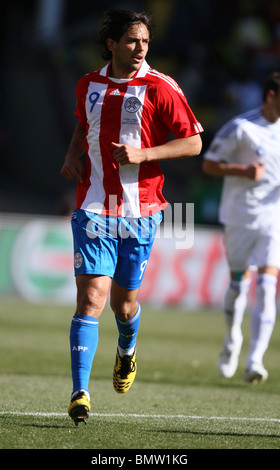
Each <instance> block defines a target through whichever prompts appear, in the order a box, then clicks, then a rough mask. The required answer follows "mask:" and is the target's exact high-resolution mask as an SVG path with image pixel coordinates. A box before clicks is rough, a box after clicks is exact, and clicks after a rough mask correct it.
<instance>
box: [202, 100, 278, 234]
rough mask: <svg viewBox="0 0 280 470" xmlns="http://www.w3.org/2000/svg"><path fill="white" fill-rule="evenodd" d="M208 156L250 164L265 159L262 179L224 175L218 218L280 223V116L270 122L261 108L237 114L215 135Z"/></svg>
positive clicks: (232, 222) (244, 223)
mask: <svg viewBox="0 0 280 470" xmlns="http://www.w3.org/2000/svg"><path fill="white" fill-rule="evenodd" d="M204 158H205V159H208V160H212V161H215V162H218V161H224V162H226V163H237V164H244V165H250V164H252V163H253V162H259V163H264V165H265V172H264V174H263V176H262V179H261V180H259V181H253V180H250V179H249V178H244V177H239V176H225V177H224V183H223V191H222V197H221V204H220V211H219V220H220V222H221V223H222V224H225V225H234V226H243V227H247V228H265V227H271V226H275V224H277V223H278V224H279V225H280V119H278V120H277V121H276V122H274V123H271V122H269V121H267V120H266V119H265V118H264V116H263V115H262V112H261V108H257V109H254V110H252V111H249V112H246V113H244V114H242V115H240V116H237V117H235V118H234V119H232V120H231V121H230V122H228V123H227V124H226V125H225V126H223V127H222V128H221V129H220V131H219V132H218V133H217V134H216V136H215V137H214V139H213V141H212V143H211V145H210V147H209V149H208V151H207V152H206V153H205V155H204Z"/></svg>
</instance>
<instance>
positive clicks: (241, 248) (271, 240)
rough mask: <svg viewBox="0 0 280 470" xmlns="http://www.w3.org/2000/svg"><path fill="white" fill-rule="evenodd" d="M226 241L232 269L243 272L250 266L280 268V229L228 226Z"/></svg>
mask: <svg viewBox="0 0 280 470" xmlns="http://www.w3.org/2000/svg"><path fill="white" fill-rule="evenodd" d="M224 242H225V248H226V252H227V257H228V261H229V266H230V270H231V271H235V272H237V271H238V272H243V271H245V270H246V269H247V268H249V267H250V266H255V267H258V268H262V267H264V266H275V267H277V268H279V269H280V230H276V229H273V228H270V229H269V230H267V229H258V230H256V229H248V228H244V227H235V226H226V227H225V230H224Z"/></svg>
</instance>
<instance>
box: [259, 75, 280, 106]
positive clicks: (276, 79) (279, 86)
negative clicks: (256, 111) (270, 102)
mask: <svg viewBox="0 0 280 470" xmlns="http://www.w3.org/2000/svg"><path fill="white" fill-rule="evenodd" d="M269 90H273V91H275V93H276V95H277V94H278V92H279V90H280V71H279V72H272V73H271V74H270V75H268V77H267V78H266V80H265V83H264V87H263V100H264V101H265V99H266V96H267V93H268V91H269Z"/></svg>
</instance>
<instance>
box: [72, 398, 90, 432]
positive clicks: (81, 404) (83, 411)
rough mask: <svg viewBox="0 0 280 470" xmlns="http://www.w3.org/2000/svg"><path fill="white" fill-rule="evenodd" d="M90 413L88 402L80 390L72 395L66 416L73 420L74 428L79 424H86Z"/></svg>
mask: <svg viewBox="0 0 280 470" xmlns="http://www.w3.org/2000/svg"><path fill="white" fill-rule="evenodd" d="M89 412H90V402H89V399H88V397H87V396H86V394H85V392H83V391H82V390H81V391H80V392H78V393H76V394H75V395H74V397H73V398H72V399H71V401H70V405H69V407H68V414H69V416H70V418H72V419H73V421H74V423H75V424H76V426H78V424H79V423H80V422H84V423H85V424H87V420H88V417H89Z"/></svg>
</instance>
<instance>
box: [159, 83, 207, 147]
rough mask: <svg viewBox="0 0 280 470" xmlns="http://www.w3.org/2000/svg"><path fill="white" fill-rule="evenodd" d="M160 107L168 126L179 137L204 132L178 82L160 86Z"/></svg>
mask: <svg viewBox="0 0 280 470" xmlns="http://www.w3.org/2000/svg"><path fill="white" fill-rule="evenodd" d="M157 97H158V109H159V110H160V113H161V118H162V120H163V122H164V124H165V125H166V127H167V128H168V129H169V130H170V131H171V132H172V133H173V134H174V136H175V137H176V138H177V139H178V138H184V137H190V136H192V135H194V134H199V133H201V132H203V128H202V125H201V124H200V123H199V122H198V120H197V119H196V117H195V115H194V113H193V112H192V110H191V108H190V106H189V104H188V102H187V99H186V97H185V95H184V94H183V92H182V91H181V90H180V88H179V86H178V85H177V84H176V82H174V81H172V85H167V86H159V87H158V93H157Z"/></svg>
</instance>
